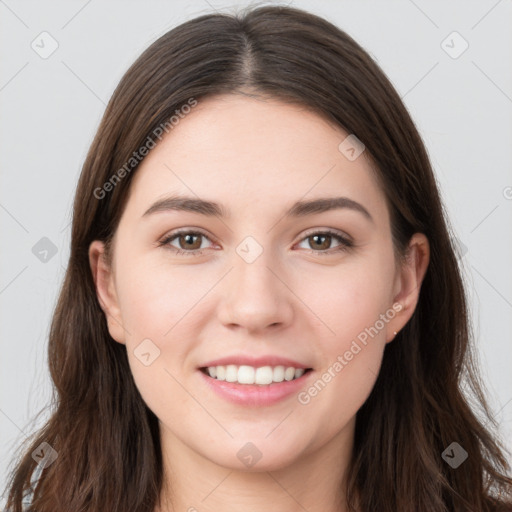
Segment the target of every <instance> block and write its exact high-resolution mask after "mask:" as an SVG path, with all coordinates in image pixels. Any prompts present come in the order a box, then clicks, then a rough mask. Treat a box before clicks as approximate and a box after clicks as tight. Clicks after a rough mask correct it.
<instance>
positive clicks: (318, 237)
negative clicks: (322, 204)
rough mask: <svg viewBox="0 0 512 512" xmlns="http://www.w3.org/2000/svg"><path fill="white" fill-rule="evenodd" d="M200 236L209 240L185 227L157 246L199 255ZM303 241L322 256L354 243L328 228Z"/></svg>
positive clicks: (344, 248)
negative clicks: (333, 242) (333, 243)
mask: <svg viewBox="0 0 512 512" xmlns="http://www.w3.org/2000/svg"><path fill="white" fill-rule="evenodd" d="M202 238H203V239H207V240H210V238H209V237H208V236H206V235H205V234H204V233H202V232H201V231H190V230H186V229H185V230H181V231H174V232H172V233H170V234H169V235H168V236H166V237H165V238H164V239H163V240H161V241H160V242H158V246H159V247H162V246H165V247H168V248H169V249H170V250H171V251H172V252H174V253H175V254H178V255H188V256H200V255H201V254H203V251H204V249H205V247H204V246H203V244H202V241H201V239H202ZM333 239H335V240H336V241H337V242H338V243H339V245H338V246H336V247H335V248H334V249H332V250H329V249H331V248H330V247H329V246H330V245H331V244H332V240H333ZM174 241H176V243H177V245H178V246H176V245H173V244H172V243H171V242H174ZM210 241H211V240H210ZM304 241H308V242H309V246H310V247H311V248H312V249H310V250H309V252H311V253H314V254H321V255H322V256H324V255H332V254H334V253H338V252H341V251H347V250H349V249H351V248H353V247H354V243H353V242H352V241H351V240H350V239H349V238H348V237H346V236H343V235H341V234H340V233H338V232H336V231H332V230H330V229H325V230H323V231H314V232H312V233H309V234H308V235H307V236H306V237H305V238H303V239H302V241H301V242H300V243H304Z"/></svg>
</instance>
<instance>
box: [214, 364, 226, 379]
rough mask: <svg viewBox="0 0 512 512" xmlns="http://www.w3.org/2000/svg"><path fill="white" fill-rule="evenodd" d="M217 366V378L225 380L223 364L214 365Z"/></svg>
mask: <svg viewBox="0 0 512 512" xmlns="http://www.w3.org/2000/svg"><path fill="white" fill-rule="evenodd" d="M216 368H217V379H219V380H226V367H225V366H216Z"/></svg>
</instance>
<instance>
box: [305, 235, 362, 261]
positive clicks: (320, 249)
mask: <svg viewBox="0 0 512 512" xmlns="http://www.w3.org/2000/svg"><path fill="white" fill-rule="evenodd" d="M333 239H334V240H335V241H337V242H338V245H337V246H336V247H334V248H332V247H331V245H332V242H333ZM304 242H307V245H308V246H309V249H310V251H309V252H312V253H316V254H321V255H331V254H334V253H337V252H341V251H347V250H349V249H350V248H352V247H354V243H353V242H352V241H351V240H349V239H348V238H346V237H344V236H342V235H341V234H339V233H335V232H332V231H317V232H315V233H311V234H309V235H308V236H306V237H305V238H303V239H302V241H301V243H304ZM306 249H308V247H306ZM329 249H331V250H329Z"/></svg>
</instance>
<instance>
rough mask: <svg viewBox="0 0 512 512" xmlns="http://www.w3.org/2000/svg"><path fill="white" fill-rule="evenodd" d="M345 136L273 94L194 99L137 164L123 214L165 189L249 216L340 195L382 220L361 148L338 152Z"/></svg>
mask: <svg viewBox="0 0 512 512" xmlns="http://www.w3.org/2000/svg"><path fill="white" fill-rule="evenodd" d="M349 135H350V134H348V133H347V132H345V131H344V130H343V129H342V128H341V127H339V126H338V125H336V124H334V123H332V122H330V121H329V120H327V119H326V117H324V116H321V115H319V114H317V113H315V112H312V111H311V110H310V109H308V108H307V107H303V106H300V105H292V104H288V103H283V102H281V101H279V100H276V99H262V98H252V97H247V96H242V95H220V96H215V97H211V98H207V99H205V100H201V101H199V102H198V104H197V105H196V106H195V107H193V108H192V109H191V111H190V113H188V114H186V115H183V116H182V118H181V119H180V120H179V122H178V123H177V124H175V125H174V127H173V128H172V130H171V131H170V132H169V133H168V134H167V135H165V136H164V137H163V139H162V140H161V141H160V142H158V144H157V146H156V147H155V148H154V149H152V150H151V151H150V152H149V154H148V156H146V158H145V159H144V160H143V161H142V163H141V164H140V166H139V168H138V169H137V171H136V174H135V176H134V177H133V180H132V183H131V186H130V199H129V201H128V204H127V210H129V212H127V213H130V212H131V213H133V214H137V215H138V216H140V215H142V214H143V213H144V212H145V211H146V209H147V208H148V207H149V205H150V204H151V203H152V202H154V201H155V200H156V199H158V198H159V197H162V196H164V195H168V194H170V193H177V194H183V195H187V196H190V195H194V196H197V197H199V198H201V199H205V200H212V201H216V202H220V203H223V204H225V205H226V206H228V208H229V211H233V212H236V213H243V214H244V215H245V216H251V215H253V216H257V217H261V215H263V214H272V215H275V214H277V213H278V212H280V211H281V210H282V209H283V205H289V204H291V203H293V202H295V201H297V200H299V199H303V200H304V199H313V198H316V197H327V196H329V197H332V196H335V195H336V196H341V195H342V196H347V197H350V198H351V199H354V200H356V201H358V202H362V203H365V206H366V207H367V208H368V209H369V210H371V211H372V212H373V213H372V215H373V216H375V217H376V218H383V219H386V218H387V209H386V205H385V198H384V195H383V193H382V191H381V190H380V187H379V186H378V183H377V180H376V177H375V175H374V171H373V169H372V168H371V165H370V163H369V160H368V159H367V158H366V155H365V152H364V151H363V153H362V154H361V155H360V156H359V157H357V158H356V159H349V158H347V155H346V154H345V153H344V152H343V148H344V147H345V146H343V144H346V142H344V141H346V139H347V137H348V136H349ZM349 140H351V139H349ZM340 144H341V149H340Z"/></svg>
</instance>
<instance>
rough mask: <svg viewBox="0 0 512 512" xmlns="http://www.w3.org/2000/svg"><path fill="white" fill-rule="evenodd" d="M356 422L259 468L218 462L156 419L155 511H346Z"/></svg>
mask: <svg viewBox="0 0 512 512" xmlns="http://www.w3.org/2000/svg"><path fill="white" fill-rule="evenodd" d="M354 423H355V422H352V423H351V424H349V425H347V426H346V428H345V429H344V430H342V431H341V432H339V433H338V434H337V435H336V436H335V437H333V438H332V439H330V440H328V441H327V442H326V443H325V444H324V445H323V446H321V447H320V448H318V449H315V450H311V452H308V453H306V452H304V453H303V454H301V455H299V456H297V457H296V458H295V459H294V460H293V462H292V463H290V464H288V465H286V466H285V467H281V468H278V469H269V470H265V468H264V467H263V466H261V469H260V470H259V471H255V470H254V469H251V470H249V471H240V470H239V469H236V468H230V467H223V466H220V465H218V464H216V463H215V462H213V461H211V460H209V459H207V458H205V457H203V456H202V455H201V454H199V453H197V452H196V451H194V450H192V449H191V448H189V447H188V446H186V445H185V444H183V443H182V442H181V441H180V440H179V439H177V438H176V437H175V436H174V435H173V434H172V433H171V432H170V431H169V430H168V429H166V428H165V427H164V426H163V425H162V424H160V438H161V445H162V454H163V464H164V485H163V489H162V494H161V503H160V506H159V507H158V508H156V509H155V512H175V511H187V512H214V511H215V512H217V511H219V510H222V511H223V512H235V511H240V510H244V512H256V511H258V512H260V511H261V510H265V511H268V512H274V511H275V512H299V511H300V512H304V511H305V510H307V511H308V512H320V511H321V512H346V510H347V509H346V506H345V484H346V477H347V465H348V462H349V460H350V457H351V453H352V445H353V433H354Z"/></svg>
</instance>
